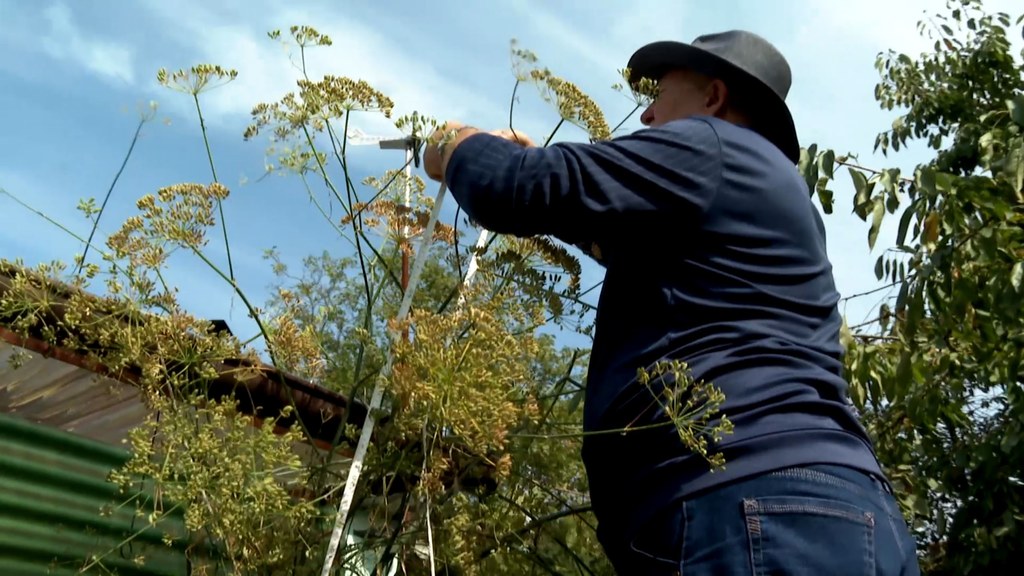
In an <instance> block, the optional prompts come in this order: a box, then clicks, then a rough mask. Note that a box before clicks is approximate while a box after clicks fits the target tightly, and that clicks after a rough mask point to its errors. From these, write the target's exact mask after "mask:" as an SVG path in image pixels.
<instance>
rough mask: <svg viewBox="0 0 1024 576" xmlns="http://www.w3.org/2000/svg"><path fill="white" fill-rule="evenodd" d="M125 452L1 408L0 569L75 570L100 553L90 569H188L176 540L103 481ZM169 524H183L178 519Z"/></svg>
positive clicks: (27, 573)
mask: <svg viewBox="0 0 1024 576" xmlns="http://www.w3.org/2000/svg"><path fill="white" fill-rule="evenodd" d="M127 458H128V452H127V451H126V450H123V449H121V448H118V447H113V446H107V445H105V444H101V443H98V442H93V441H91V440H88V439H85V438H82V437H79V436H76V435H74V434H70V433H67V432H64V431H62V430H56V429H53V428H49V427H46V426H41V425H37V424H34V423H30V422H27V421H25V420H22V419H19V418H17V417H15V416H11V415H9V414H0V575H2V576H36V575H43V574H54V575H59V574H79V573H82V572H81V569H82V568H83V567H85V566H86V564H87V563H88V562H89V558H90V557H92V556H94V555H97V556H100V557H101V561H100V563H99V564H98V565H96V566H94V567H93V568H92V569H90V570H89V571H88V573H89V574H117V575H119V576H130V575H138V576H143V575H152V574H165V575H168V576H178V575H182V576H183V575H185V574H187V572H188V570H187V565H186V560H185V554H184V552H183V549H182V547H181V545H180V544H178V545H176V546H174V547H168V546H166V545H164V544H163V543H162V542H161V537H162V532H161V531H158V530H154V529H145V526H146V520H145V518H139V517H137V516H136V515H135V509H136V507H135V505H134V504H131V503H129V504H127V505H123V506H121V504H124V502H125V500H126V499H127V495H121V494H118V492H117V488H116V487H115V486H114V485H113V484H111V483H109V482H107V480H106V478H107V474H109V473H110V471H111V470H113V469H114V468H116V467H118V466H121V465H122V464H124V462H125V461H126V460H127ZM104 509H108V510H110V512H109V513H107V514H104V513H101V511H102V510H104ZM172 528H177V529H175V530H174V532H175V533H176V534H181V533H182V532H183V527H182V526H181V525H180V523H179V524H178V525H177V526H173V527H172ZM164 529H166V527H165V528H164ZM140 558H141V562H137V560H139V559H140Z"/></svg>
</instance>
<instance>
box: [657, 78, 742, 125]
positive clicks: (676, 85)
mask: <svg viewBox="0 0 1024 576" xmlns="http://www.w3.org/2000/svg"><path fill="white" fill-rule="evenodd" d="M741 102H742V97H741V93H738V92H734V91H733V90H732V89H731V88H730V85H729V84H726V82H725V81H724V80H722V79H721V78H716V77H712V76H709V75H707V74H702V73H700V72H696V71H693V70H689V69H683V68H680V69H676V70H670V71H669V72H666V73H665V74H664V75H663V76H662V77H661V78H660V79H659V80H658V93H657V97H656V98H655V99H654V100H653V101H652V102H651V104H650V105H649V106H648V107H647V109H646V110H644V112H643V114H642V115H641V116H640V121H641V122H643V124H644V125H645V126H661V125H662V124H665V123H667V122H671V121H673V120H679V119H682V118H688V117H690V116H715V117H717V118H722V119H723V120H727V121H729V122H732V123H734V124H739V125H741V126H744V125H747V124H748V123H749V122H750V119H749V118H748V116H747V114H746V112H744V110H743V107H742V105H741Z"/></svg>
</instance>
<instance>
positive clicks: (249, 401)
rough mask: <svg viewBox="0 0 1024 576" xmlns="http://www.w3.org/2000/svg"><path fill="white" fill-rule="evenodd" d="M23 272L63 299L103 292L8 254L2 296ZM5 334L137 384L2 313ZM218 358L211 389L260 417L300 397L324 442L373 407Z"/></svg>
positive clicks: (0, 332)
mask: <svg viewBox="0 0 1024 576" xmlns="http://www.w3.org/2000/svg"><path fill="white" fill-rule="evenodd" d="M18 273H24V274H28V275H30V276H33V277H34V278H35V279H36V280H39V281H40V282H43V283H44V285H45V286H46V290H47V292H50V295H51V296H54V297H56V298H57V299H58V302H61V301H63V302H66V301H67V300H68V299H70V298H71V297H72V296H74V295H83V296H86V297H89V298H95V299H96V300H97V301H99V300H101V299H102V298H103V297H101V296H98V295H96V294H92V293H89V292H87V291H85V290H82V289H81V288H78V287H76V286H72V285H70V284H67V283H66V282H62V281H60V280H57V279H54V278H44V277H42V276H41V275H40V274H39V273H38V272H36V271H34V270H31V269H27V268H24V267H20V266H16V265H14V264H13V263H11V262H9V261H6V260H3V259H0V297H2V296H3V295H5V294H6V293H7V292H9V291H10V290H11V287H12V285H13V281H14V276H15V275H16V274H18ZM147 315H151V314H147ZM0 338H2V339H3V340H6V341H8V342H9V343H11V344H14V345H16V346H20V347H22V348H26V349H28V350H31V351H33V352H36V353H39V354H42V355H44V356H48V357H53V358H55V359H58V360H60V361H62V362H66V363H68V364H72V365H75V366H78V367H80V368H83V369H85V370H89V371H91V372H94V373H96V374H97V375H101V376H106V377H109V378H113V379H115V380H119V381H122V382H126V383H129V384H137V381H136V380H135V375H134V374H132V373H131V372H126V371H118V372H116V373H115V372H114V371H112V370H109V369H107V368H106V367H105V366H102V365H101V364H99V363H98V362H96V361H95V360H92V359H90V358H89V357H88V356H87V355H86V354H84V353H82V352H81V351H75V350H69V349H66V348H62V347H60V346H57V345H53V344H49V343H47V342H46V341H45V340H43V339H41V338H38V337H36V336H34V335H29V336H25V335H22V334H18V333H16V332H15V331H13V330H11V329H10V327H9V326H8V325H6V321H5V320H4V319H3V318H0ZM218 364H219V365H218V366H216V368H217V372H218V374H219V375H220V376H219V377H218V378H217V380H216V381H215V382H214V384H213V386H212V388H214V389H213V390H211V392H213V393H214V395H216V396H223V395H226V394H228V393H231V394H233V395H234V396H235V397H236V398H237V399H238V400H239V401H240V405H241V408H242V409H243V411H244V412H245V413H247V414H249V415H252V416H257V417H259V418H267V417H277V416H279V415H280V411H281V409H283V408H284V406H285V405H290V404H291V403H292V401H294V403H295V406H296V408H297V409H298V411H299V412H300V417H301V420H302V423H303V424H305V426H306V428H307V429H308V430H309V433H310V435H311V436H313V439H314V440H318V441H319V442H318V444H321V443H327V444H331V443H333V441H334V439H335V436H340V439H341V440H352V439H350V438H346V437H345V435H344V434H343V430H339V428H340V427H342V426H344V425H345V424H354V425H355V426H357V427H358V426H361V425H362V422H363V420H364V419H365V418H366V415H367V412H368V411H367V407H366V405H365V404H363V403H361V402H358V401H356V402H351V401H349V399H348V398H346V397H345V396H344V395H343V394H340V393H338V392H335V391H333V390H329V389H327V388H324V387H323V386H320V385H319V384H316V383H314V382H311V381H309V380H306V379H303V378H301V377H299V376H297V375H295V374H291V373H289V372H286V371H284V370H280V369H278V368H276V367H274V366H272V365H270V364H267V363H264V362H259V363H254V362H252V361H250V360H247V359H243V358H226V359H224V360H223V361H222V362H220V363H218ZM239 368H247V369H255V371H256V373H257V374H258V375H259V376H258V377H256V378H255V379H254V378H252V377H249V378H246V377H244V376H243V374H244V372H245V371H243V370H239ZM284 388H287V390H285V389H284ZM325 413H326V414H325ZM279 420H280V421H281V422H282V425H287V424H290V423H292V422H294V420H295V417H294V416H292V417H289V418H284V417H281V418H279ZM339 432H341V434H339Z"/></svg>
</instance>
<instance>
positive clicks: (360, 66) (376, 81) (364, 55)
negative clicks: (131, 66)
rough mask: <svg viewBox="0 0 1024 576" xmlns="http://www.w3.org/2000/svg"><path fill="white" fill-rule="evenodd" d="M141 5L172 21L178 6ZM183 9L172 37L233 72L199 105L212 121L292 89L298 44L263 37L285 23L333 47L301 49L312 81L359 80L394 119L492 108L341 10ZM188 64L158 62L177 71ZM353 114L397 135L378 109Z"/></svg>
mask: <svg viewBox="0 0 1024 576" xmlns="http://www.w3.org/2000/svg"><path fill="white" fill-rule="evenodd" d="M147 4H148V6H149V7H150V9H151V10H152V11H154V12H155V13H156V14H158V15H159V16H161V17H165V18H173V17H175V16H176V15H177V14H178V13H179V12H180V11H181V10H182V9H183V7H182V6H180V5H177V4H176V5H174V6H170V5H168V3H165V2H150V3H147ZM186 6H187V7H184V9H186V10H188V11H189V12H190V13H191V14H192V17H191V18H189V19H188V20H187V21H184V22H179V23H178V25H177V26H176V28H175V31H176V33H177V34H178V37H177V40H178V41H179V42H180V43H183V44H185V45H186V46H187V47H188V49H190V50H192V51H194V52H195V56H190V57H198V58H199V59H200V60H202V61H208V62H212V63H217V64H220V65H222V66H225V67H229V68H234V69H236V70H238V78H237V79H236V80H235V81H234V82H232V83H231V84H229V85H228V86H225V87H223V88H220V89H217V90H214V91H211V92H210V93H209V94H208V95H206V98H205V100H204V101H205V109H206V110H209V112H210V116H211V118H214V119H216V118H217V117H218V116H225V117H237V116H239V115H248V114H249V113H250V111H251V109H252V106H253V105H254V104H256V103H258V102H273V101H276V100H279V99H280V98H281V97H282V96H284V94H286V93H287V92H291V91H294V90H295V89H296V84H295V82H296V80H297V79H298V78H300V77H301V72H300V70H299V69H298V67H297V62H298V56H299V54H298V50H297V48H296V47H295V46H288V47H285V46H283V45H282V44H281V43H280V42H278V41H275V40H271V39H269V38H267V36H266V33H267V32H268V31H269V30H270V29H271V28H276V27H283V26H286V25H288V24H291V23H297V24H299V23H301V24H305V23H315V25H316V27H317V29H318V30H320V31H321V32H323V33H325V34H327V35H329V36H330V37H331V39H332V41H333V45H332V46H329V47H328V46H320V47H313V48H310V49H308V50H307V68H308V70H309V75H310V77H311V78H313V79H317V78H320V77H322V76H323V75H324V74H334V75H339V76H347V77H350V78H354V79H362V80H366V81H367V82H369V83H370V84H371V85H373V86H374V87H375V88H377V89H379V90H381V91H382V92H383V93H384V94H386V95H387V96H389V97H390V98H391V99H392V100H393V101H394V102H395V106H396V108H395V111H394V114H393V116H392V117H393V118H396V117H398V116H401V115H403V114H407V113H411V112H412V111H414V110H416V111H419V112H420V113H423V114H427V115H430V116H434V117H437V118H439V119H442V120H443V119H447V118H470V117H479V116H481V115H486V114H493V112H494V109H493V106H492V104H491V102H489V101H488V100H487V99H486V98H485V97H483V96H481V95H480V94H478V93H475V92H474V91H472V90H470V89H468V88H467V87H466V83H465V82H459V81H454V82H453V81H452V80H451V79H449V78H445V77H444V76H442V74H441V73H440V72H439V71H438V70H437V69H436V68H435V67H434V66H433V65H431V61H430V58H427V57H424V55H423V54H420V53H415V52H412V51H410V50H409V46H408V43H407V44H406V45H404V46H403V45H400V44H398V43H396V42H394V41H393V39H392V38H390V37H389V36H387V35H386V34H385V33H383V32H379V31H377V30H376V29H375V28H373V27H371V26H370V25H369V24H367V23H362V22H359V21H357V20H355V19H354V18H352V17H346V16H345V15H343V14H341V13H334V12H329V11H328V12H321V13H317V14H316V15H315V17H314V15H312V14H309V13H306V12H305V11H303V10H301V9H298V8H284V7H283V5H277V4H267V5H266V6H265V8H266V9H265V10H263V9H260V8H257V7H250V6H246V7H244V8H242V9H241V10H243V11H242V12H230V13H228V12H225V11H221V12H217V11H214V10H212V9H208V8H206V7H205V6H204V5H203V4H202V3H199V2H186ZM255 14H259V15H258V16H256V15H255ZM287 36H288V31H287V30H286V29H284V30H282V37H283V38H285V37H287ZM289 51H290V52H291V55H289ZM192 63H193V62H192V61H191V60H190V61H186V62H178V63H164V65H165V66H166V67H168V68H174V69H176V68H178V67H186V66H189V65H191V64H192ZM353 118H355V119H358V120H357V122H358V124H359V126H360V127H361V128H362V129H363V130H365V131H367V132H372V133H380V132H383V133H385V134H397V132H396V130H395V128H394V125H393V121H390V120H387V119H385V118H384V117H383V116H382V115H380V114H361V115H357V116H354V117H353ZM215 121H216V120H215Z"/></svg>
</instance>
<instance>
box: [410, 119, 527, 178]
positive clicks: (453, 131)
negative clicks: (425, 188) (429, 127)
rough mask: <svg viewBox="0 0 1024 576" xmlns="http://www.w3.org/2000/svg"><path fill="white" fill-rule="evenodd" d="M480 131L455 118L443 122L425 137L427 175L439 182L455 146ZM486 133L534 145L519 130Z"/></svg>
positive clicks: (424, 164)
mask: <svg viewBox="0 0 1024 576" xmlns="http://www.w3.org/2000/svg"><path fill="white" fill-rule="evenodd" d="M480 132H482V130H478V129H476V128H473V127H472V126H466V125H465V124H463V123H462V122H458V121H455V120H450V121H448V122H445V124H444V125H443V126H442V127H441V128H439V129H437V130H436V131H435V132H434V133H433V134H431V135H430V137H429V138H427V143H426V150H425V151H424V152H423V169H424V170H425V171H426V173H427V176H428V177H430V179H432V180H436V181H437V182H441V181H442V180H443V179H444V174H445V171H446V169H447V168H448V160H449V159H450V158H451V155H452V152H453V151H454V150H455V148H456V147H457V146H458V145H459V144H461V143H462V141H463V140H465V139H466V138H468V137H470V136H472V135H473V134H477V133H480ZM488 134H491V135H493V136H498V137H499V138H504V139H506V140H508V141H510V142H515V143H517V144H521V145H523V146H526V147H531V146H535V144H534V143H533V140H531V139H530V137H529V136H527V135H526V134H524V133H522V132H519V131H516V132H515V133H513V132H512V131H511V130H492V131H490V132H488Z"/></svg>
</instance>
